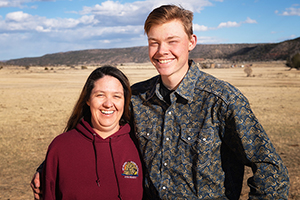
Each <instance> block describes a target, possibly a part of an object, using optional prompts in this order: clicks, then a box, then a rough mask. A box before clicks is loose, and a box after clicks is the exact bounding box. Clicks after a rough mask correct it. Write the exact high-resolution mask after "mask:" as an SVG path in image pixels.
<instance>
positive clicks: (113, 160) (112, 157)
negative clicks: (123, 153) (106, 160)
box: [109, 138, 122, 200]
mask: <svg viewBox="0 0 300 200" xmlns="http://www.w3.org/2000/svg"><path fill="white" fill-rule="evenodd" d="M109 148H110V154H111V159H112V162H113V165H114V173H115V178H116V182H117V186H118V193H119V194H118V197H119V199H121V200H122V197H121V193H120V185H119V180H118V176H117V171H116V165H115V159H114V154H113V150H112V146H111V138H109Z"/></svg>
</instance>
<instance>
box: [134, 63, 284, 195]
mask: <svg viewBox="0 0 300 200" xmlns="http://www.w3.org/2000/svg"><path fill="white" fill-rule="evenodd" d="M160 82H161V81H160V76H159V75H158V76H156V77H153V78H151V79H149V80H147V81H144V82H141V83H137V84H135V85H133V86H132V94H133V95H132V101H131V103H132V107H131V109H132V111H133V122H134V125H135V131H136V136H137V138H138V141H139V146H140V151H141V155H142V160H143V161H144V164H145V168H146V169H145V173H146V174H145V195H144V196H145V199H239V196H240V193H241V188H242V182H243V174H244V167H245V166H250V167H251V168H252V170H253V177H251V178H250V179H249V180H248V185H249V187H250V190H251V191H250V193H249V198H250V199H287V196H288V190H289V177H288V172H287V169H286V167H285V166H284V164H283V162H282V160H281V158H280V157H279V155H278V154H277V153H276V152H275V149H274V147H273V145H272V144H271V142H270V140H269V138H268V136H267V135H266V133H265V131H264V130H263V127H262V126H261V125H260V124H259V122H258V120H257V119H256V117H255V116H254V114H253V112H252V111H251V108H250V106H249V103H248V101H247V99H246V98H245V97H244V96H243V95H242V94H241V92H240V91H239V90H238V89H236V88H235V87H233V86H232V85H230V84H229V83H227V82H224V81H221V80H219V79H216V78H214V77H213V76H211V75H208V74H206V73H204V72H201V71H200V70H199V69H198V68H197V66H196V65H195V64H194V63H192V64H191V66H190V69H189V71H188V73H187V74H186V76H185V77H184V79H183V80H182V82H181V83H180V85H179V86H178V88H177V89H176V90H175V91H174V92H172V93H171V94H170V100H171V104H170V105H169V104H168V103H166V102H165V101H164V100H163V97H162V95H161V94H160V92H159V91H160V90H159V88H160Z"/></svg>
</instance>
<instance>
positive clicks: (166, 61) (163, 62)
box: [158, 60, 170, 64]
mask: <svg viewBox="0 0 300 200" xmlns="http://www.w3.org/2000/svg"><path fill="white" fill-rule="evenodd" d="M158 61H159V62H160V63H162V64H165V63H168V62H170V60H158Z"/></svg>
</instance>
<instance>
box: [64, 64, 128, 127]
mask: <svg viewBox="0 0 300 200" xmlns="http://www.w3.org/2000/svg"><path fill="white" fill-rule="evenodd" d="M104 76H112V77H114V78H116V79H118V80H119V81H120V83H121V84H122V86H123V90H124V99H125V102H124V113H123V115H122V117H121V119H120V125H123V124H125V123H127V122H128V121H129V119H130V111H129V103H130V98H131V89H130V83H129V80H128V78H127V77H126V76H125V75H124V74H123V73H122V72H121V71H120V70H119V69H117V68H116V67H112V66H109V65H106V66H103V67H99V68H97V69H95V70H94V71H93V72H92V73H91V74H90V76H89V77H88V79H87V80H86V82H85V85H84V86H83V88H82V91H81V94H80V96H79V98H78V100H77V103H76V104H75V106H74V108H73V111H72V114H71V116H70V118H69V120H68V122H67V125H66V127H65V129H64V131H69V130H71V129H74V128H75V127H76V126H77V124H78V123H79V122H80V120H81V119H82V118H83V117H85V118H87V119H90V117H91V111H90V107H89V106H88V105H87V103H86V102H87V101H88V100H89V98H90V95H91V92H92V90H93V88H94V83H95V82H96V81H97V80H99V79H101V78H103V77H104Z"/></svg>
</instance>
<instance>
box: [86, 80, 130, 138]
mask: <svg viewBox="0 0 300 200" xmlns="http://www.w3.org/2000/svg"><path fill="white" fill-rule="evenodd" d="M124 103H125V98H124V90H123V86H122V84H121V82H120V81H119V80H118V79H116V78H115V77H112V76H107V75H106V76H104V77H102V78H101V79H99V80H97V81H96V82H95V83H94V88H93V90H92V92H91V95H90V98H89V100H88V102H87V104H88V105H89V106H90V110H91V114H92V119H91V121H92V126H93V128H94V130H95V131H96V133H98V134H99V135H100V136H101V137H102V138H106V137H108V136H110V135H112V134H113V133H115V132H116V131H118V130H119V128H120V125H119V121H120V119H121V117H122V115H123V112H124Z"/></svg>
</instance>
